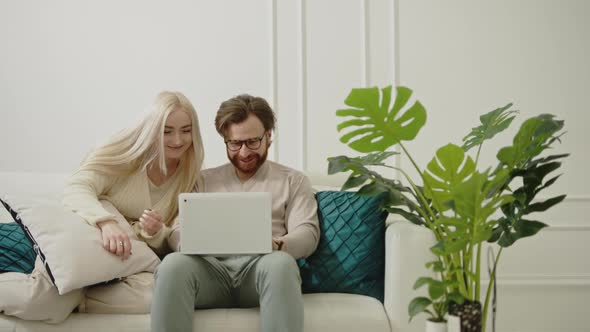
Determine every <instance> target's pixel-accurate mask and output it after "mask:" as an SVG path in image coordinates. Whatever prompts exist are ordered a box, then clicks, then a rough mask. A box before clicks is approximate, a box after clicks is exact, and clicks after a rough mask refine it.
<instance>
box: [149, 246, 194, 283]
mask: <svg viewBox="0 0 590 332" xmlns="http://www.w3.org/2000/svg"><path fill="white" fill-rule="evenodd" d="M193 259H194V257H190V256H187V255H184V254H181V253H178V252H173V253H171V254H169V255H167V256H166V257H164V259H163V260H162V262H161V263H160V265H158V268H157V269H156V272H155V278H156V281H157V280H158V279H159V278H171V277H180V276H182V275H185V274H187V272H188V271H189V270H190V265H191V264H193Z"/></svg>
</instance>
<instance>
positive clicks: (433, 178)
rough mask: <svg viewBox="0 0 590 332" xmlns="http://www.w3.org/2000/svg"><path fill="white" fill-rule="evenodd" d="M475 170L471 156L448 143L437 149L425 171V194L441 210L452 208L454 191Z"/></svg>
mask: <svg viewBox="0 0 590 332" xmlns="http://www.w3.org/2000/svg"><path fill="white" fill-rule="evenodd" d="M473 171H475V163H474V162H473V159H471V157H469V156H468V157H467V158H465V151H463V149H461V148H460V147H458V146H457V145H454V144H447V145H445V146H443V147H442V148H440V149H438V150H437V151H436V157H435V158H432V160H431V161H430V162H429V163H428V166H427V171H426V172H424V174H423V175H424V186H425V190H424V192H425V194H426V196H427V197H428V198H431V199H432V200H433V202H434V206H435V207H436V209H437V210H438V211H440V212H443V211H446V210H448V209H450V208H451V205H450V204H449V202H450V201H451V200H452V197H453V191H454V190H455V189H456V186H457V185H458V184H459V183H461V182H463V181H464V180H465V179H466V178H467V177H468V176H470V175H471V174H472V173H473Z"/></svg>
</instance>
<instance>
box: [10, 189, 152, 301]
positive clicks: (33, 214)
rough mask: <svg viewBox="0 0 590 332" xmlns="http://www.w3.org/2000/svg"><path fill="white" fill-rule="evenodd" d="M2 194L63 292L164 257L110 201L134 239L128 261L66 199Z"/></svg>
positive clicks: (134, 270) (106, 204)
mask: <svg viewBox="0 0 590 332" xmlns="http://www.w3.org/2000/svg"><path fill="white" fill-rule="evenodd" d="M1 198H2V200H3V201H4V202H6V203H7V204H8V206H9V208H10V212H11V214H12V215H13V217H14V219H15V221H16V222H17V223H19V224H21V225H22V226H23V228H24V229H25V230H26V233H27V234H28V235H30V236H31V240H32V241H33V243H35V244H36V245H37V246H38V248H39V256H40V258H41V259H42V261H43V262H44V264H45V267H46V270H47V272H48V273H49V275H50V277H51V279H52V281H53V283H54V284H55V286H56V287H57V289H58V291H59V294H60V295H63V294H65V293H67V292H69V291H71V290H73V289H78V288H82V287H85V286H89V285H93V284H97V283H101V282H105V281H110V280H113V279H118V278H122V277H126V276H129V275H132V274H135V273H139V272H144V271H146V272H153V271H154V270H155V268H156V267H157V265H158V264H159V263H160V260H159V258H158V257H157V256H156V254H154V252H153V251H152V250H151V249H150V248H149V247H148V246H147V244H145V242H143V241H140V240H138V239H137V237H136V236H135V234H134V232H133V230H132V229H131V226H130V225H129V223H128V222H127V221H126V220H125V218H124V217H123V216H122V215H121V214H120V213H118V211H117V210H116V209H115V208H114V206H113V205H112V204H111V203H109V202H106V201H101V203H102V204H103V206H104V207H105V209H107V210H108V211H109V212H111V213H112V214H114V215H115V216H116V220H117V222H118V223H119V226H121V227H122V228H123V229H124V230H126V231H127V234H128V235H129V237H130V239H131V244H132V253H133V254H132V255H131V256H130V257H129V259H127V260H126V261H122V260H121V259H120V258H119V257H117V256H115V255H113V254H111V253H109V252H107V251H106V250H105V249H104V248H103V247H102V240H101V236H100V230H99V229H98V228H97V227H95V226H91V225H89V224H88V223H87V222H86V221H85V220H84V219H82V218H81V217H80V216H78V215H77V214H75V213H73V212H71V211H69V210H67V209H65V208H64V207H63V206H62V205H61V203H59V202H56V201H52V200H41V199H26V198H22V197H15V196H14V195H12V196H11V195H4V196H3V197H1Z"/></svg>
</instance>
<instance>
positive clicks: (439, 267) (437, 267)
mask: <svg viewBox="0 0 590 332" xmlns="http://www.w3.org/2000/svg"><path fill="white" fill-rule="evenodd" d="M426 268H428V269H430V268H432V271H433V272H443V271H444V270H445V268H444V266H443V264H442V262H440V261H433V262H428V263H426Z"/></svg>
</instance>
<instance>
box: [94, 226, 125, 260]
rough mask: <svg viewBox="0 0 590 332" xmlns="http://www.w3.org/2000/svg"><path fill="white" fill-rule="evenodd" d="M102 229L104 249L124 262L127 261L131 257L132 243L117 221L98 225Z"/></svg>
mask: <svg viewBox="0 0 590 332" xmlns="http://www.w3.org/2000/svg"><path fill="white" fill-rule="evenodd" d="M96 226H98V228H100V232H101V235H102V247H103V248H104V249H105V250H106V251H109V252H111V253H113V254H115V255H117V256H120V257H121V258H122V260H126V259H127V258H129V255H131V241H130V240H129V236H128V235H127V233H125V232H124V231H123V230H122V229H121V227H119V225H118V224H117V221H115V220H105V221H101V222H98V223H96Z"/></svg>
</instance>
